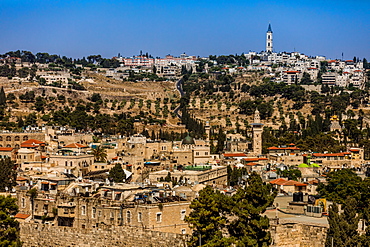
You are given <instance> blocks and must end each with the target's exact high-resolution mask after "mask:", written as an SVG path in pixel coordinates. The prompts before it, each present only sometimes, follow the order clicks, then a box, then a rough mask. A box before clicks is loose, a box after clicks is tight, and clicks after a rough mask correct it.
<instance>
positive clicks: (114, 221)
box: [17, 178, 190, 234]
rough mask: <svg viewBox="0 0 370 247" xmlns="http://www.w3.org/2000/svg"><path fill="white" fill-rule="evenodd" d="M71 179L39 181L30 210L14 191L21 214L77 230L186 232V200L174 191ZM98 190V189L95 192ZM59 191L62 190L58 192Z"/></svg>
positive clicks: (23, 194)
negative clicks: (76, 181)
mask: <svg viewBox="0 0 370 247" xmlns="http://www.w3.org/2000/svg"><path fill="white" fill-rule="evenodd" d="M71 181H73V179H72V180H71V179H62V178H61V179H47V178H40V179H39V181H38V183H37V185H36V186H37V188H38V189H39V194H38V196H37V198H36V199H34V210H33V212H32V204H31V200H30V197H29V196H28V195H27V193H26V191H27V190H23V191H18V193H17V197H18V204H19V209H20V212H21V213H27V214H32V213H33V215H34V217H35V219H36V220H41V219H44V220H47V221H48V222H49V223H51V224H54V225H55V226H67V227H74V228H78V229H92V228H110V227H115V226H127V227H137V228H141V229H150V230H155V231H161V232H170V233H178V234H186V233H190V229H189V227H188V224H187V223H186V222H185V221H184V219H185V216H187V215H188V214H189V213H190V209H189V205H190V201H187V200H186V199H184V198H183V197H180V196H177V195H176V192H175V191H171V190H164V189H159V188H156V187H139V186H135V185H129V184H122V185H115V186H106V185H102V184H88V183H70V182H71ZM97 186H100V187H99V190H96V189H97ZM59 188H62V189H61V190H60V189H59Z"/></svg>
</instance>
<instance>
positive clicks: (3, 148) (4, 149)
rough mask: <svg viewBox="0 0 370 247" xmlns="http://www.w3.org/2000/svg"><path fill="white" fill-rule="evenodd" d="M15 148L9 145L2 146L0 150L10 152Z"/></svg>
mask: <svg viewBox="0 0 370 247" xmlns="http://www.w3.org/2000/svg"><path fill="white" fill-rule="evenodd" d="M13 149H14V148H9V147H0V152H1V151H2V152H10V151H13Z"/></svg>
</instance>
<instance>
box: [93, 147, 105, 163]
mask: <svg viewBox="0 0 370 247" xmlns="http://www.w3.org/2000/svg"><path fill="white" fill-rule="evenodd" d="M93 155H94V160H95V161H96V162H104V161H106V160H107V151H106V150H105V149H104V148H103V147H102V146H98V147H96V148H93Z"/></svg>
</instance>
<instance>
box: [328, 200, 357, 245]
mask: <svg viewBox="0 0 370 247" xmlns="http://www.w3.org/2000/svg"><path fill="white" fill-rule="evenodd" d="M356 206H357V202H356V200H355V199H354V198H348V200H347V202H346V204H345V205H344V210H343V213H339V209H338V205H337V204H336V203H334V204H333V205H331V206H330V208H329V218H328V221H329V230H328V233H327V237H326V242H325V246H327V247H330V246H332V245H333V246H337V247H352V246H353V247H356V246H359V245H358V242H359V238H360V236H359V233H358V231H357V228H358V223H359V217H358V216H357V213H356Z"/></svg>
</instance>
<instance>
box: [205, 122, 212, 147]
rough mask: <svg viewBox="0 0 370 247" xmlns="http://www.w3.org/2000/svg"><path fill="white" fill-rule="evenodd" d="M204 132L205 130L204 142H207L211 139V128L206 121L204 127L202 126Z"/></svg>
mask: <svg viewBox="0 0 370 247" xmlns="http://www.w3.org/2000/svg"><path fill="white" fill-rule="evenodd" d="M204 130H205V132H206V135H207V138H206V141H208V142H209V140H210V138H211V126H210V125H209V121H206V126H204Z"/></svg>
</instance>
